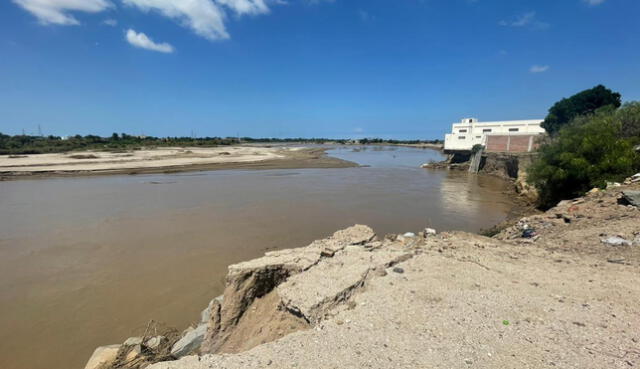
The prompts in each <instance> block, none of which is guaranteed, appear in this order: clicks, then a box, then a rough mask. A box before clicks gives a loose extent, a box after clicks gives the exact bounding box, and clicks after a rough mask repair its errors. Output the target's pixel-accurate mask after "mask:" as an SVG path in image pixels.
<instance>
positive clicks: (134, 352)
mask: <svg viewBox="0 0 640 369" xmlns="http://www.w3.org/2000/svg"><path fill="white" fill-rule="evenodd" d="M141 355H142V345H135V346H133V348H131V350H130V351H129V352H128V353H127V356H126V358H125V360H126V361H127V362H131V361H133V360H135V359H137V358H138V357H140V356H141Z"/></svg>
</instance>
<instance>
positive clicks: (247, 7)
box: [217, 0, 269, 15]
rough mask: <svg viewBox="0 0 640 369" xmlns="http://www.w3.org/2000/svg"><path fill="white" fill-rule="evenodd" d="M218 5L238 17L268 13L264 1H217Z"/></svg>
mask: <svg viewBox="0 0 640 369" xmlns="http://www.w3.org/2000/svg"><path fill="white" fill-rule="evenodd" d="M217 3H218V4H220V5H225V6H227V7H228V8H229V9H231V10H233V11H234V12H236V13H237V14H239V15H244V14H265V13H268V12H269V8H268V7H267V4H265V2H264V0H217Z"/></svg>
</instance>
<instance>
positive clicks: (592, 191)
mask: <svg viewBox="0 0 640 369" xmlns="http://www.w3.org/2000/svg"><path fill="white" fill-rule="evenodd" d="M598 192H600V189H599V188H598V187H594V188H592V189H590V190H589V191H588V192H587V193H590V194H594V193H598Z"/></svg>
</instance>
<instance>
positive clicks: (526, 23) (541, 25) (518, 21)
mask: <svg viewBox="0 0 640 369" xmlns="http://www.w3.org/2000/svg"><path fill="white" fill-rule="evenodd" d="M498 24H499V25H501V26H505V27H530V28H536V29H546V28H549V24H548V23H545V22H541V21H539V20H537V18H536V12H527V13H524V14H522V15H519V16H517V17H514V18H512V19H511V20H501V21H500V22H498Z"/></svg>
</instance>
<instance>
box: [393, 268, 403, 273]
mask: <svg viewBox="0 0 640 369" xmlns="http://www.w3.org/2000/svg"><path fill="white" fill-rule="evenodd" d="M393 272H394V273H399V274H402V273H404V269H402V268H400V267H395V268H393Z"/></svg>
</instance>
